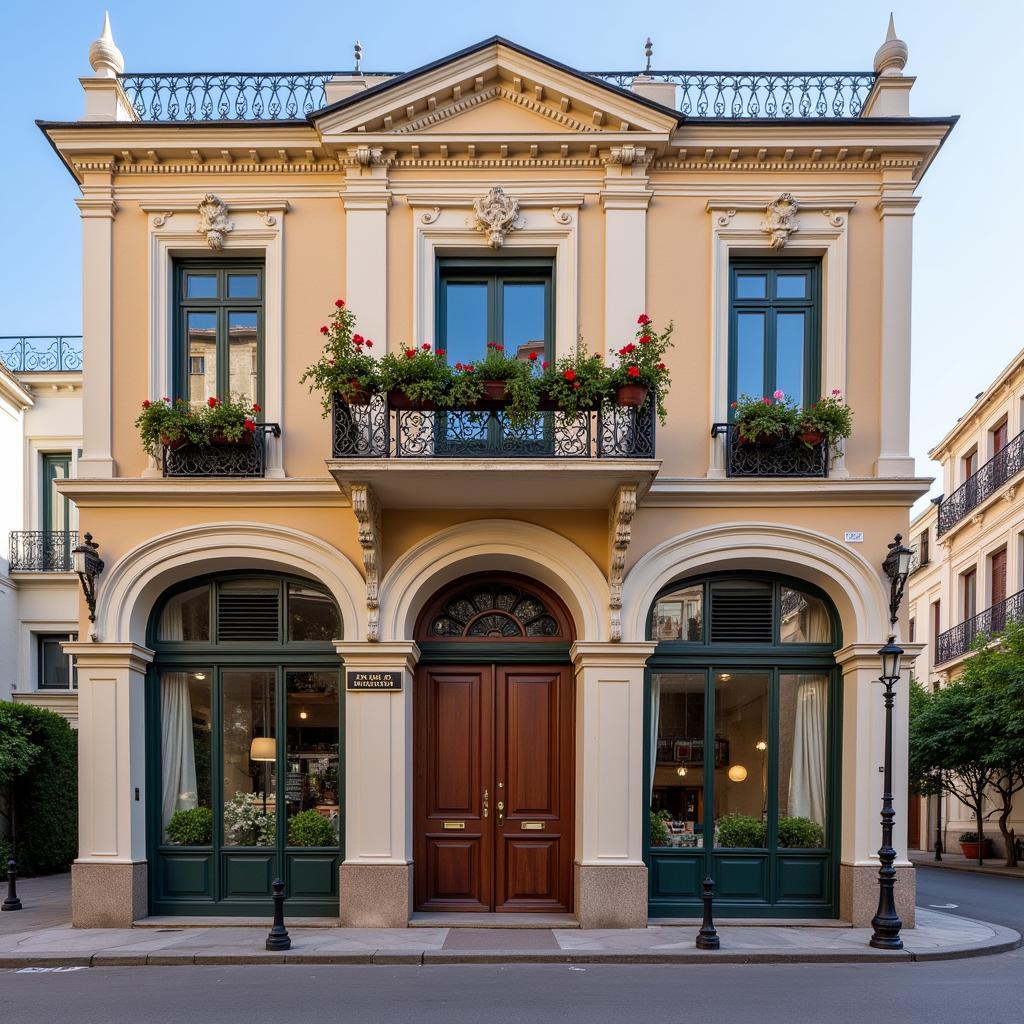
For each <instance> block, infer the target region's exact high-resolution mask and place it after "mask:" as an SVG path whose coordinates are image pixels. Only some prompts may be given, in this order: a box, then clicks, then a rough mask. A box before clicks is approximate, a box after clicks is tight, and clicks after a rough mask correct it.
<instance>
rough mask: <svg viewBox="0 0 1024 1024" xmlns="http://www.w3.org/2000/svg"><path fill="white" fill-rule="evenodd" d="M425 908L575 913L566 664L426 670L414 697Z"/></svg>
mask: <svg viewBox="0 0 1024 1024" xmlns="http://www.w3.org/2000/svg"><path fill="white" fill-rule="evenodd" d="M413 704H414V717H415V727H414V744H415V746H414V775H415V781H414V798H413V799H414V807H415V815H416V839H415V850H414V861H415V870H414V875H415V906H416V909H417V910H429V911H434V912H441V911H443V912H451V911H469V912H480V913H486V912H488V911H500V912H524V911H526V912H529V911H532V912H538V913H539V912H543V913H550V912H561V911H569V910H571V908H572V895H571V894H572V860H573V681H572V673H571V671H570V668H569V666H568V665H566V666H561V665H500V664H479V665H437V666H434V665H421V667H420V668H419V670H418V673H417V679H416V687H415V693H414V700H413Z"/></svg>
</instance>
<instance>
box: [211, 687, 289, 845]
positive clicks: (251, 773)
mask: <svg viewBox="0 0 1024 1024" xmlns="http://www.w3.org/2000/svg"><path fill="white" fill-rule="evenodd" d="M221 680H222V688H223V689H222V693H223V704H222V715H223V730H224V843H225V845H227V846H273V845H274V843H275V842H276V839H277V836H276V827H275V818H274V815H275V812H276V808H277V799H276V793H277V772H276V770H275V763H276V758H277V741H276V739H275V732H274V680H275V673H273V672H246V671H241V672H236V671H231V672H225V673H224V674H223V675H222V676H221Z"/></svg>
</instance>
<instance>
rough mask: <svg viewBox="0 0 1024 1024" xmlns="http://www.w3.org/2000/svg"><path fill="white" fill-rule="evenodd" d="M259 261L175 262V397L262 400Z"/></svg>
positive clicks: (201, 402) (198, 403)
mask: <svg viewBox="0 0 1024 1024" xmlns="http://www.w3.org/2000/svg"><path fill="white" fill-rule="evenodd" d="M263 269H264V268H263V262H262V261H257V260H226V259H216V260H182V261H180V262H178V263H177V264H176V265H175V298H176V320H175V331H174V334H175V339H174V397H175V398H185V399H187V400H188V402H189V403H190V404H191V405H192V406H193V407H199V406H201V405H204V404H205V403H206V401H207V400H208V399H209V398H220V399H222V400H223V399H227V398H232V399H236V400H242V401H245V402H257V403H260V404H262V402H263V373H264V371H263V358H264V357H263V301H264V280H263V279H264V273H263Z"/></svg>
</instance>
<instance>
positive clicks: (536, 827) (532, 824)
mask: <svg viewBox="0 0 1024 1024" xmlns="http://www.w3.org/2000/svg"><path fill="white" fill-rule="evenodd" d="M519 827H520V828H521V829H522V830H523V831H524V832H543V831H544V829H546V828H547V827H548V823H547V822H546V821H524V822H523V823H522V825H520V826H519Z"/></svg>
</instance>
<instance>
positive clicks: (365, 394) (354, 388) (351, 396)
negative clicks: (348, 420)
mask: <svg viewBox="0 0 1024 1024" xmlns="http://www.w3.org/2000/svg"><path fill="white" fill-rule="evenodd" d="M370 397H371V396H370V392H369V391H367V390H366V388H364V387H363V386H362V385H361V384H360V383H359V381H356V380H350V381H349V392H348V396H347V397H346V398H343V401H345V402H348V404H349V405H369V404H370Z"/></svg>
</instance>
